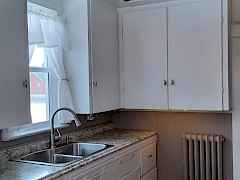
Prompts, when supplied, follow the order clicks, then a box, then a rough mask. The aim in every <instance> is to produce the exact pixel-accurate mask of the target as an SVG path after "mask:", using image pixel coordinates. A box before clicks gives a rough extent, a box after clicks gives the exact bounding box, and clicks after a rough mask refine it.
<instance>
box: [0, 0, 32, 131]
mask: <svg viewBox="0 0 240 180" xmlns="http://www.w3.org/2000/svg"><path fill="white" fill-rule="evenodd" d="M26 3H27V1H26V0H17V1H9V0H1V1H0V22H1V27H0V55H1V61H0V84H1V86H0V92H1V93H0V115H1V116H0V118H1V121H0V127H1V129H2V128H7V127H12V126H18V125H23V124H26V123H30V108H29V104H30V91H29V87H23V81H24V80H27V81H28V80H29V74H28V48H27V46H28V41H27V32H28V29H27V14H26V13H27V10H26V8H27V4H26Z"/></svg>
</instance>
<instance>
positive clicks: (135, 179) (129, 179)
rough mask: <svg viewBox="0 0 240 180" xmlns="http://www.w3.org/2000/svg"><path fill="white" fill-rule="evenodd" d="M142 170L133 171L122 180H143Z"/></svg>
mask: <svg viewBox="0 0 240 180" xmlns="http://www.w3.org/2000/svg"><path fill="white" fill-rule="evenodd" d="M140 172H141V171H140V168H138V169H136V170H134V171H132V172H131V173H130V174H128V175H126V176H124V177H123V178H121V179H120V180H141V174H140Z"/></svg>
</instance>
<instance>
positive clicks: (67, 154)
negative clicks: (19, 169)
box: [17, 143, 112, 166]
mask: <svg viewBox="0 0 240 180" xmlns="http://www.w3.org/2000/svg"><path fill="white" fill-rule="evenodd" d="M109 147H112V146H111V145H106V144H92V143H72V144H69V145H65V146H62V147H59V148H56V149H54V150H51V149H48V150H45V151H39V152H36V153H32V154H29V155H26V156H24V157H22V158H21V159H20V160H17V161H18V162H26V163H32V164H41V165H50V166H66V165H69V164H71V163H74V162H77V161H80V160H81V159H83V158H85V157H87V156H91V155H93V154H95V153H98V152H101V151H103V150H105V149H107V148H109Z"/></svg>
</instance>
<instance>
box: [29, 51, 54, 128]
mask: <svg viewBox="0 0 240 180" xmlns="http://www.w3.org/2000/svg"><path fill="white" fill-rule="evenodd" d="M35 48H43V50H44V58H45V59H46V61H47V63H46V67H31V66H30V64H29V77H30V74H31V73H32V72H36V73H47V76H48V83H47V107H46V108H47V112H46V114H47V117H46V121H41V122H38V123H45V122H49V121H50V112H51V110H50V108H51V107H50V106H51V105H50V104H51V102H50V95H51V88H50V80H51V79H52V78H51V76H52V75H51V74H52V73H51V69H50V68H49V63H48V57H47V55H46V53H45V48H44V47H35ZM29 82H30V84H31V78H29ZM30 106H31V91H30ZM30 113H32V112H31V111H30ZM31 117H32V114H31ZM31 122H32V124H38V123H34V122H33V121H32V120H31Z"/></svg>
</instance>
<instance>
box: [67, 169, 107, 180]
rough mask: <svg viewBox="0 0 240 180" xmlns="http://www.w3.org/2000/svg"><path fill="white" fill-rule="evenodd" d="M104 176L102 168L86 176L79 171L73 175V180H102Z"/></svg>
mask: <svg viewBox="0 0 240 180" xmlns="http://www.w3.org/2000/svg"><path fill="white" fill-rule="evenodd" d="M102 174H103V169H102V168H98V169H93V170H92V171H91V172H90V173H88V174H87V175H84V176H83V175H82V174H81V173H79V172H78V171H75V172H74V173H72V180H101V176H102ZM68 180H69V179H68Z"/></svg>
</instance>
